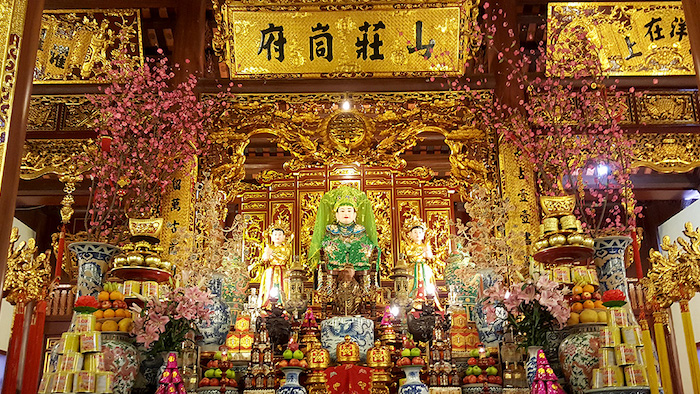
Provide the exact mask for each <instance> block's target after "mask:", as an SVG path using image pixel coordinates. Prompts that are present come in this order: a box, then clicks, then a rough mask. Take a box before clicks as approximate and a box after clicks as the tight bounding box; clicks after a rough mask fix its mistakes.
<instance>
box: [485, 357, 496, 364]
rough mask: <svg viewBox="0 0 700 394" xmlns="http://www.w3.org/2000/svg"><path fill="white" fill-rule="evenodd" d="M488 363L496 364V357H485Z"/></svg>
mask: <svg viewBox="0 0 700 394" xmlns="http://www.w3.org/2000/svg"><path fill="white" fill-rule="evenodd" d="M487 360H488V364H489V365H496V359H495V358H493V357H489V358H487Z"/></svg>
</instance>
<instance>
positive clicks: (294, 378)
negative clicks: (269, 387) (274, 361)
mask: <svg viewBox="0 0 700 394" xmlns="http://www.w3.org/2000/svg"><path fill="white" fill-rule="evenodd" d="M282 372H284V384H283V385H282V386H280V388H279V389H278V390H277V394H306V389H305V388H304V387H302V386H301V384H299V374H301V373H302V372H304V369H303V368H297V367H285V368H282Z"/></svg>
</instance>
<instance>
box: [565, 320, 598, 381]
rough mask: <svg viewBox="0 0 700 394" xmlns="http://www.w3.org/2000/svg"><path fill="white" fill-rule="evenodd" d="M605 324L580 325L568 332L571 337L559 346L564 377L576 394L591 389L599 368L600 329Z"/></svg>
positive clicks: (570, 328)
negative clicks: (594, 374)
mask: <svg viewBox="0 0 700 394" xmlns="http://www.w3.org/2000/svg"><path fill="white" fill-rule="evenodd" d="M604 326H605V324H579V325H576V326H573V327H569V328H567V329H566V330H568V332H569V336H567V337H566V338H564V340H563V341H562V342H561V345H559V362H560V363H561V366H562V370H563V372H564V377H566V380H567V382H569V385H570V386H571V388H572V390H573V392H574V393H576V394H583V391H584V390H588V389H590V388H591V379H592V377H593V368H597V366H598V350H599V349H600V329H601V328H602V327H604Z"/></svg>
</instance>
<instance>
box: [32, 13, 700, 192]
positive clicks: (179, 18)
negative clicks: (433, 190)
mask: <svg viewBox="0 0 700 394" xmlns="http://www.w3.org/2000/svg"><path fill="white" fill-rule="evenodd" d="M197 1H198V0H113V1H110V2H109V4H108V6H109V7H110V8H138V9H140V12H141V21H142V31H143V53H144V54H145V55H146V56H158V55H159V54H158V52H157V51H158V49H159V48H162V49H163V51H164V54H165V55H167V56H169V57H171V58H172V57H177V56H178V51H179V50H183V48H185V47H191V46H192V45H194V44H193V43H194V42H196V41H198V40H200V39H201V38H202V37H203V42H204V45H203V47H202V51H203V54H202V64H201V69H202V73H203V77H204V78H203V79H202V80H201V89H202V91H203V92H215V91H217V90H219V87H218V85H219V83H220V81H221V80H222V79H223V80H226V78H227V77H228V71H227V69H226V67H225V66H223V65H222V63H220V60H219V58H218V57H217V56H216V55H215V53H214V50H213V49H212V44H211V43H212V35H213V33H212V29H214V28H215V22H214V13H213V9H212V7H211V4H207V6H206V11H205V12H204V15H205V21H204V23H200V24H197V23H192V24H191V25H190V23H189V21H188V19H187V15H183V13H182V12H180V11H181V10H183V9H186V10H189V9H190V8H188V7H192V3H196V2H197ZM500 3H501V4H502V6H503V7H504V8H505V9H506V10H507V11H508V10H512V12H513V13H515V14H516V15H517V23H518V33H519V34H518V35H517V38H518V39H519V41H520V44H522V45H523V46H524V47H526V48H528V49H532V50H536V48H537V43H538V42H539V41H540V40H542V38H543V37H544V31H545V25H546V12H547V1H543V0H526V1H519V2H517V3H516V2H515V1H514V0H503V1H500ZM99 8H105V2H104V1H101V0H46V3H45V9H47V10H51V9H53V10H57V9H99ZM185 25H187V26H186V27H184V28H183V26H185ZM178 28H180V29H185V31H186V34H182V33H180V37H190V38H188V39H186V40H184V41H183V42H178V41H177V37H178ZM187 29H194V30H187ZM189 39H191V41H192V42H188V40H189ZM480 62H481V63H482V64H484V65H485V66H486V67H485V70H486V71H485V77H486V80H487V82H486V84H485V86H482V88H492V87H493V85H494V78H493V66H494V65H495V63H496V62H495V61H494V59H492V58H486V57H483V56H482V58H480ZM471 72H474V71H473V70H467V73H471ZM443 85H444V82H440V81H439V80H436V81H434V82H430V81H426V80H425V79H423V78H407V79H372V80H320V79H316V80H296V81H290V80H262V79H260V80H246V81H241V82H240V86H235V87H234V90H235V91H236V92H239V93H262V94H265V93H272V92H275V93H284V92H297V93H304V92H353V91H354V92H357V91H363V92H373V91H384V92H387V91H395V92H398V91H426V90H446V86H443ZM618 86H620V87H621V88H627V87H630V86H635V87H637V88H642V89H643V88H649V89H656V90H660V89H663V90H664V92H665V93H668V92H681V93H684V94H685V93H688V91H689V90H690V94H691V95H690V96H689V97H690V100H691V101H692V102H691V103H690V104H689V105H690V106H691V107H692V109H691V110H689V111H690V112H693V115H694V117H693V118H692V119H687V120H686V121H684V122H663V121H659V122H654V121H653V119H652V121H649V120H640V119H637V120H636V121H635V122H633V124H630V126H629V127H630V128H634V129H636V128H639V129H640V130H641V131H642V132H643V133H649V132H652V133H678V132H684V133H698V132H700V126H699V125H698V122H697V108H698V97H697V93H696V92H697V90H696V89H697V85H695V80H694V78H692V77H665V78H658V82H657V83H653V82H652V78H650V77H649V78H647V77H628V78H620V82H619V84H618ZM88 92H97V90H96V87H95V86H94V85H35V87H34V90H33V96H34V97H35V98H36V99H37V100H42V99H43V100H50V97H51V96H55V95H83V94H84V93H88ZM693 92H695V93H693ZM642 104H643V103H642ZM636 105H637V104H635V108H634V110H635V111H636V112H635V114H639V113H642V112H643V111H642V110H643V108H642V107H641V104H640V106H639V107H637V106H636ZM57 110H58V111H63V112H61V113H62V114H64V115H61V116H63V117H61V118H60V119H59V121H65V120H66V119H68V118H69V116H68V115H70V114H68V112H66V111H68V110H69V108H58V109H57ZM72 115H73V116H74V117H75V116H79V115H80V114H77V115H76V114H72ZM652 115H653V114H652ZM652 115H650V116H652ZM73 121H75V119H73ZM74 126H75V127H72V128H66V127H62V126H61V125H60V124H58V123H56V124H54V125H50V124H47V125H43V126H42V127H39V128H35V129H30V130H29V131H28V138H30V139H51V138H86V137H90V136H91V135H93V133H92V131H91V130H90V127H89V126H88V125H87V124H81V123H80V122H79V121H77V123H75V124H74ZM271 137H272V136H266V135H262V134H259V135H256V136H253V137H252V138H251V140H250V143H249V144H248V146H247V148H246V150H245V155H246V165H247V173H248V174H249V175H248V178H252V174H254V173H257V172H260V171H263V170H266V169H273V168H274V169H279V168H281V165H282V163H283V162H285V161H287V160H289V153H287V152H285V151H283V150H281V149H280V148H278V147H277V146H276V145H275V144H274V143H273V142H271ZM423 137H424V138H423V140H422V141H420V142H418V143H417V144H416V145H415V146H414V147H412V148H411V149H409V150H408V151H406V152H405V153H404V155H403V157H404V159H405V160H406V161H407V163H408V167H409V168H410V167H412V166H418V165H424V166H428V167H431V168H433V170H434V171H436V172H437V173H438V174H439V175H440V176H445V175H446V174H447V173H448V172H449V170H450V164H449V161H448V156H449V153H450V149H449V147H448V145H447V144H446V143H445V141H444V137H443V136H442V135H440V134H437V133H435V134H425V135H423ZM633 178H634V182H635V185H636V187H637V193H638V195H639V198H640V200H678V199H683V198H685V197H686V196H688V195H692V193H689V190H697V189H698V188H700V171H698V170H697V169H696V170H693V171H691V172H687V173H683V174H661V173H658V172H656V171H654V170H652V169H649V168H640V169H639V170H637V172H636V173H635V174H634V175H633ZM86 187H87V185H86V182H83V184H81V185H79V188H78V190H77V191H76V193H75V195H76V199H77V204H78V205H80V203H81V201H82V200H81V199H83V198H84V196H85V195H86V191H85V190H86ZM62 189H63V186H62V184H61V183H60V182H58V181H57V180H56V179H55V177H51V176H46V177H43V178H39V179H38V180H34V181H24V182H23V183H22V184H21V188H20V191H19V196H18V205H19V206H35V205H59V204H60V199H61V197H62V195H63V191H62Z"/></svg>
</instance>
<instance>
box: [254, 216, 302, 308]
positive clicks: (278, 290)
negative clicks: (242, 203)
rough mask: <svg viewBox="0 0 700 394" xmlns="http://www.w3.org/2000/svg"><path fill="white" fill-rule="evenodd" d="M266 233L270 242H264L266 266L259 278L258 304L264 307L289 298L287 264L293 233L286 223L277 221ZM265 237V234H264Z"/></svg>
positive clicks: (291, 250) (289, 259)
mask: <svg viewBox="0 0 700 394" xmlns="http://www.w3.org/2000/svg"><path fill="white" fill-rule="evenodd" d="M266 233H269V239H270V242H269V243H267V242H266V244H265V247H264V249H263V254H262V261H263V263H264V264H265V265H266V266H267V268H265V271H263V274H262V277H261V279H260V298H258V306H259V307H262V308H265V307H268V306H270V305H271V304H273V303H276V302H278V301H279V303H281V304H282V305H284V302H285V301H286V300H287V299H288V298H289V289H288V288H287V284H286V283H285V282H286V280H287V266H288V265H289V264H290V262H291V261H292V254H293V247H292V240H293V239H294V234H291V233H290V231H289V225H288V224H287V223H284V222H281V221H277V222H275V223H273V224H272V225H271V226H270V227H269V228H268V230H267V231H266ZM266 238H267V236H266Z"/></svg>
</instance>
